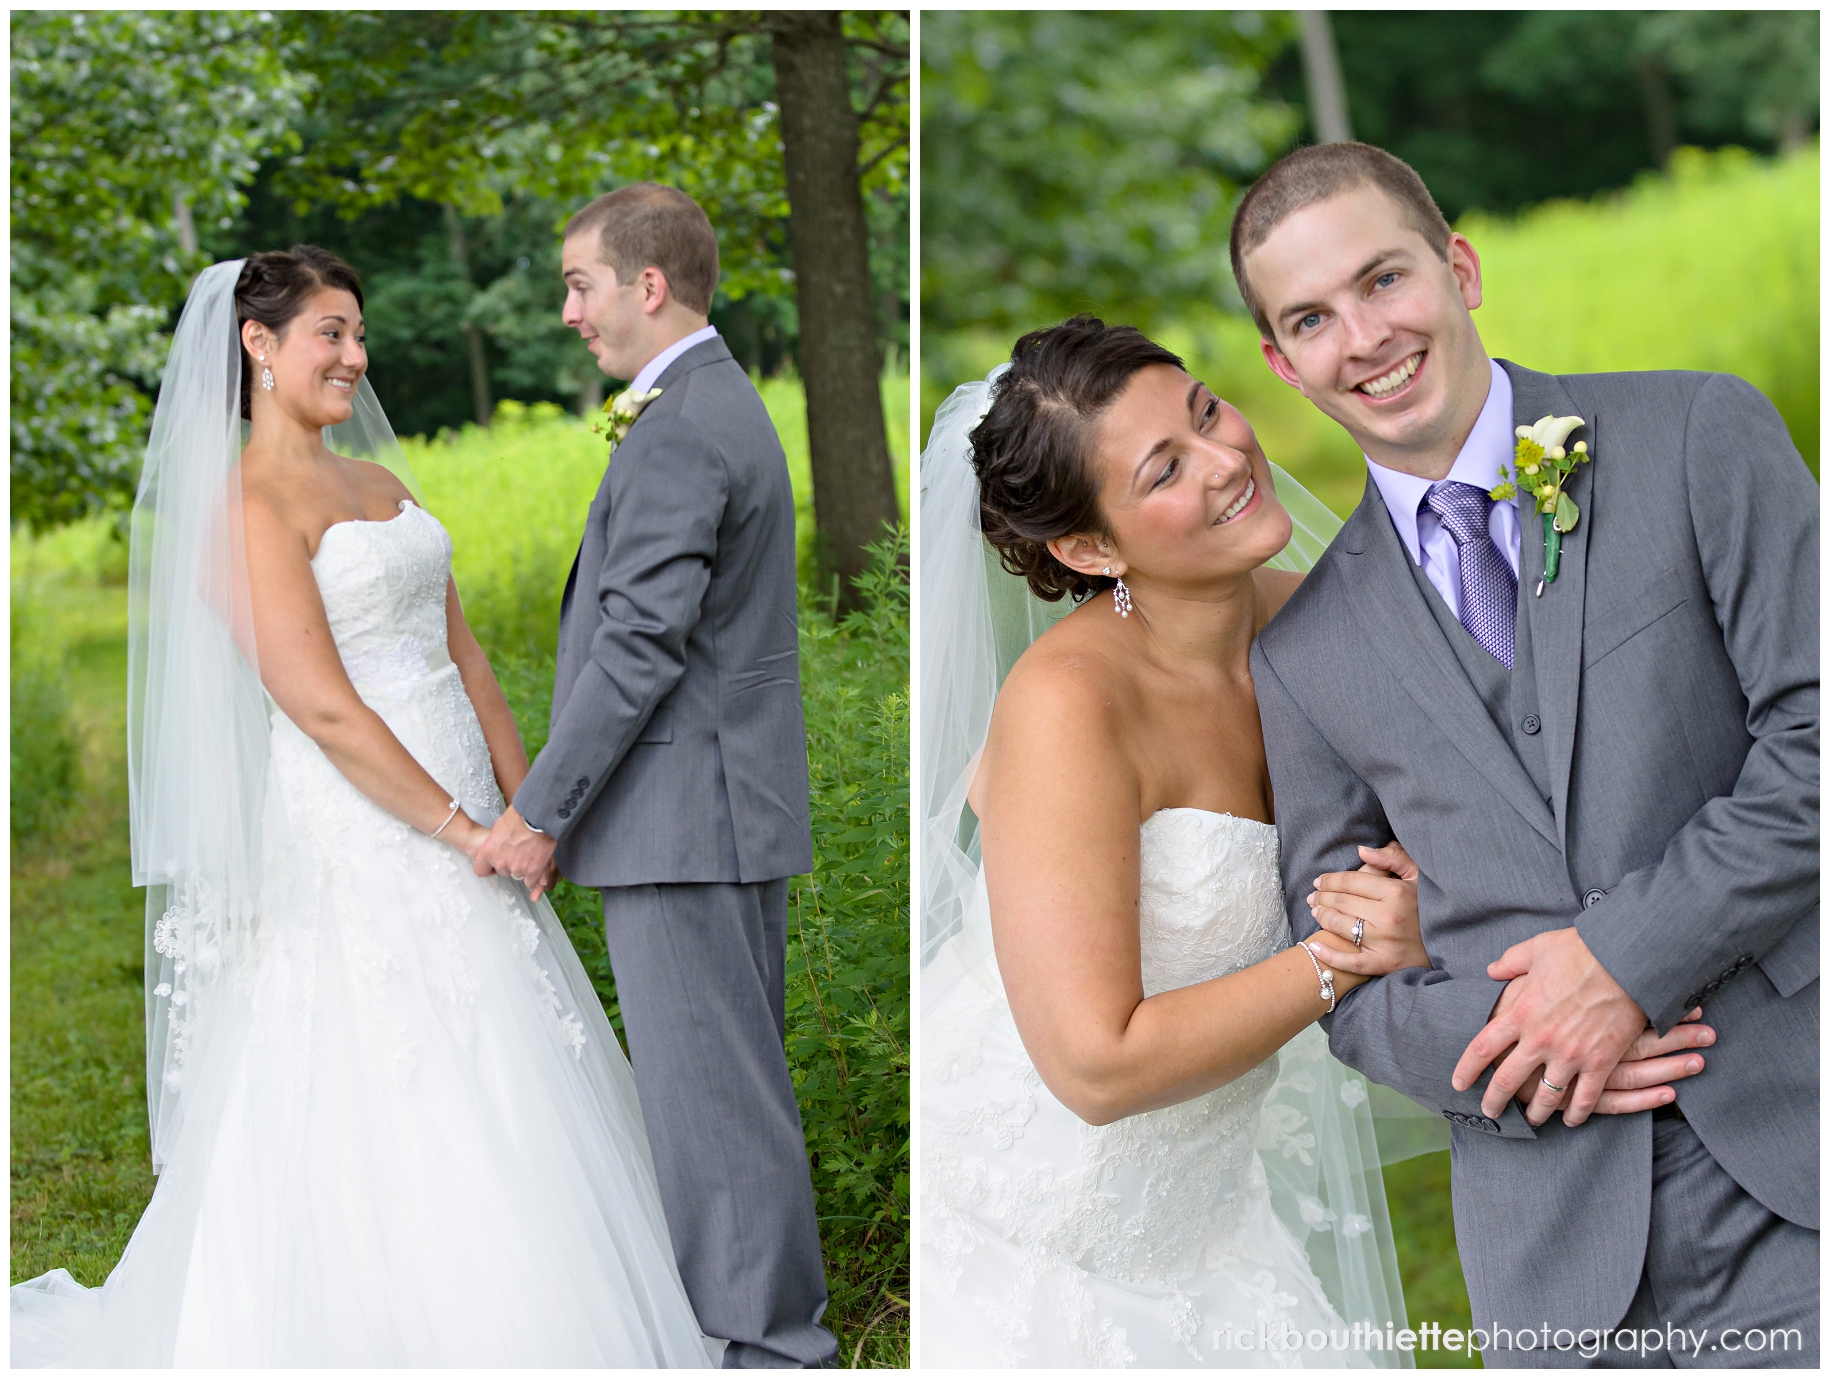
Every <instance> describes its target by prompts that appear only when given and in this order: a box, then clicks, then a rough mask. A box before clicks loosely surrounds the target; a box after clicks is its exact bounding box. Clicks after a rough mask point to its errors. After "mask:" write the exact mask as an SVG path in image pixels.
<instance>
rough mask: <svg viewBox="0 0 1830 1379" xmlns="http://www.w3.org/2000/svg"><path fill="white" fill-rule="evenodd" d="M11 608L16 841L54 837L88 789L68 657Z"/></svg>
mask: <svg viewBox="0 0 1830 1379" xmlns="http://www.w3.org/2000/svg"><path fill="white" fill-rule="evenodd" d="M30 607H31V604H30V601H29V599H19V598H16V599H15V600H14V602H13V608H12V638H13V660H12V675H11V688H12V778H11V788H12V819H11V827H12V840H13V845H14V846H15V847H21V846H26V845H29V844H32V843H35V842H40V841H43V840H47V839H50V838H52V837H54V836H56V834H57V833H58V832H59V830H61V829H62V827H63V825H64V824H65V822H66V821H68V819H69V818H70V815H71V814H72V812H73V811H74V810H75V808H76V805H77V800H78V797H79V795H80V794H81V792H82V788H83V773H82V736H81V734H80V732H79V731H78V729H77V724H76V715H75V713H74V711H73V710H72V707H71V702H70V677H69V671H68V664H67V657H66V655H65V653H64V652H63V651H62V650H61V649H60V648H56V647H54V646H53V644H52V643H51V642H50V640H49V638H48V637H47V636H46V635H45V634H44V631H43V629H41V628H40V627H39V626H38V625H37V621H36V620H35V619H34V618H33V617H32V616H31V615H30V613H29V612H28V611H27V610H28V609H29V608H30Z"/></svg>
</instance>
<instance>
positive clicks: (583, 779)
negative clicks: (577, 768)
mask: <svg viewBox="0 0 1830 1379" xmlns="http://www.w3.org/2000/svg"><path fill="white" fill-rule="evenodd" d="M590 783H591V778H590V777H589V776H580V777H579V778H578V781H577V785H578V788H579V789H580V790H583V789H584V788H585V787H586V786H587V785H589V784H590Z"/></svg>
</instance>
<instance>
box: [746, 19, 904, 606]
mask: <svg viewBox="0 0 1830 1379" xmlns="http://www.w3.org/2000/svg"><path fill="white" fill-rule="evenodd" d="M766 19H767V22H768V25H769V28H770V31H771V52H772V57H773V61H774V66H775V94H776V100H777V102H778V103H779V104H780V106H781V127H782V161H783V165H784V171H785V173H786V176H787V184H788V232H789V234H790V236H791V237H792V238H793V241H794V280H795V301H796V304H797V305H798V307H799V309H800V323H801V336H800V358H801V379H802V382H803V384H804V385H805V387H806V389H807V449H808V452H809V457H810V459H811V462H812V465H811V467H812V470H813V510H814V518H815V521H816V522H817V523H818V526H819V540H820V547H821V551H820V554H821V561H822V564H823V566H824V567H825V568H826V569H828V570H830V571H832V572H834V573H836V574H837V575H838V576H839V603H840V607H841V609H845V608H850V607H852V606H853V605H854V604H855V601H856V596H855V592H854V591H853V589H852V587H851V581H852V577H853V576H855V575H857V574H859V573H860V572H861V571H863V569H864V568H865V564H866V562H867V561H868V559H869V557H868V555H867V554H866V553H865V550H864V546H865V544H866V543H867V542H871V541H875V540H877V539H878V538H879V537H881V536H882V535H883V526H884V524H885V523H886V522H887V523H894V522H896V521H897V520H898V518H899V516H900V513H899V512H898V510H897V505H896V479H895V472H894V470H893V469H892V468H891V467H890V447H889V439H888V437H887V436H886V435H885V434H884V429H883V395H882V391H881V383H880V379H881V376H882V369H883V364H882V360H881V359H879V358H878V352H877V302H876V296H875V293H874V292H873V291H872V288H871V275H870V235H869V230H868V229H867V227H866V225H865V220H864V198H863V194H862V192H861V191H860V189H859V186H858V117H857V114H856V112H854V111H853V109H852V105H851V87H850V82H849V81H848V79H847V76H846V71H845V44H844V39H843V35H842V33H841V30H840V27H839V15H838V13H837V12H836V11H831V10H824V11H816V10H791V11H776V12H773V13H770V14H768V15H767V16H766Z"/></svg>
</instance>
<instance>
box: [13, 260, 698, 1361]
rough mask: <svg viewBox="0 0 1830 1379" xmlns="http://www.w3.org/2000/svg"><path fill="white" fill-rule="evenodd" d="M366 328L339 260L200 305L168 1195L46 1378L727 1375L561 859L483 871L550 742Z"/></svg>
mask: <svg viewBox="0 0 1830 1379" xmlns="http://www.w3.org/2000/svg"><path fill="white" fill-rule="evenodd" d="M362 331H363V326H362V292H361V287H360V285H359V283H358V281H357V278H356V275H355V273H354V272H353V271H352V270H351V269H350V268H349V267H348V266H347V265H346V264H344V263H342V262H341V261H340V260H338V259H337V258H335V257H334V256H333V255H331V254H329V253H327V252H326V251H324V250H322V249H318V248H315V247H312V246H305V247H301V248H298V249H294V250H292V251H291V252H289V253H262V254H255V255H253V256H252V257H250V258H248V259H246V260H238V261H235V262H229V263H219V264H216V265H214V266H213V267H211V268H209V269H206V270H205V271H204V272H203V273H202V274H201V275H200V276H199V278H198V279H197V282H196V283H195V285H194V287H193V289H192V291H191V295H190V299H189V301H188V302H187V303H186V305H185V309H184V313H183V316H182V318H181V319H180V321H179V324H178V329H177V332H176V335H175V337H174V340H173V344H172V351H171V357H170V360H169V362H168V364H167V366H166V371H165V374H164V379H163V384H162V387H161V390H160V394H159V402H158V407H157V410H156V412H155V414H154V418H153V429H152V437H151V440H150V443H149V445H148V449H147V457H146V466H145V471H144V474H143V476H142V479H141V485H140V492H139V498H138V501H137V503H136V505H135V509H134V514H133V539H132V557H131V563H132V581H131V605H130V609H131V611H130V617H131V661H130V667H131V668H130V675H129V714H128V717H129V736H130V742H129V757H130V768H131V790H132V809H133V812H132V818H133V843H134V849H133V854H134V872H135V875H134V881H135V884H136V885H145V886H146V887H147V888H148V890H147V930H148V933H147V954H146V956H147V963H146V981H147V1012H148V1020H147V1024H148V1099H149V1106H150V1110H151V1115H152V1146H153V1163H154V1167H155V1169H157V1170H158V1171H159V1180H158V1186H157V1189H156V1191H155V1192H154V1194H153V1198H152V1201H151V1203H150V1204H149V1205H148V1207H147V1209H146V1213H145V1215H144V1216H142V1217H141V1219H140V1222H139V1225H138V1226H137V1228H136V1229H135V1231H134V1234H133V1238H132V1240H131V1241H130V1242H129V1244H128V1246H127V1250H126V1252H125V1253H124V1254H123V1255H122V1257H121V1260H120V1262H119V1264H118V1265H117V1266H116V1268H115V1270H114V1272H113V1273H112V1274H110V1275H109V1277H108V1280H107V1282H106V1283H104V1284H103V1285H102V1286H101V1287H100V1288H98V1289H93V1290H91V1289H86V1288H83V1287H82V1286H81V1285H79V1284H78V1283H76V1281H75V1280H74V1279H72V1278H71V1276H70V1275H69V1273H68V1272H67V1271H65V1270H62V1269H58V1270H53V1271H52V1272H51V1273H49V1274H45V1275H43V1276H42V1277H40V1278H37V1279H33V1280H31V1281H30V1282H28V1283H22V1284H18V1285H16V1286H14V1288H13V1289H12V1336H13V1340H12V1355H13V1363H14V1365H15V1366H44V1365H59V1366H102V1365H105V1366H136V1367H143V1366H230V1365H233V1366H259V1367H272V1366H281V1365H284V1366H357V1365H362V1366H389V1367H396V1366H455V1365H463V1366H467V1367H468V1366H483V1367H510V1366H513V1367H516V1368H521V1367H536V1366H660V1365H667V1366H698V1367H704V1366H706V1365H707V1364H708V1363H712V1362H713V1361H714V1359H715V1355H714V1352H713V1351H712V1350H711V1349H708V1343H707V1342H706V1341H705V1339H704V1338H703V1337H702V1336H701V1334H700V1331H699V1328H698V1325H697V1324H696V1322H695V1321H694V1318H693V1312H692V1309H691V1306H690V1305H689V1304H688V1302H687V1298H686V1293H685V1290H684V1288H683V1287H682V1285H681V1282H680V1278H679V1273H678V1271H677V1269H676V1267H675V1264H674V1258H673V1251H672V1248H671V1246H670V1244H669V1241H668V1235H667V1228H666V1223H665V1222H664V1220H663V1219H662V1215H661V1203H660V1198H659V1195H658V1192H657V1189H656V1186H655V1181H654V1170H653V1167H652V1165H651V1163H650V1160H649V1157H648V1148H647V1142H646V1138H645V1136H644V1134H643V1131H642V1122H641V1114H640V1110H639V1108H638V1106H637V1102H636V1094H635V1087H634V1083H633V1080H632V1078H631V1076H630V1071H629V1067H628V1064H627V1063H626V1062H625V1061H624V1059H623V1056H622V1053H621V1050H620V1049H619V1048H618V1046H617V1043H616V1040H615V1036H614V1034H613V1032H612V1031H611V1029H610V1027H609V1024H608V1022H607V1020H606V1019H605V1017H604V1013H603V1010H602V1008H601V1006H600V1005H599V1003H598V1001H597V1000H596V998H595V996H594V995H593V993H592V990H591V986H590V983H589V981H588V980H587V978H586V977H585V974H584V972H583V970H582V968H581V967H580V965H579V963H578V960H577V957H576V956H575V955H574V953H573V951H572V948H571V946H570V944H569V943H568V941H567V939H566V936H565V933H564V931H563V930H562V929H561V927H560V926H559V923H558V921H557V920H556V918H555V917H554V914H553V910H552V907H551V905H549V904H548V903H546V902H545V901H543V900H542V899H541V895H542V893H543V892H544V891H545V890H546V889H547V888H548V887H550V885H551V884H552V881H553V877H552V875H551V873H549V874H548V875H546V876H541V877H528V878H525V881H526V883H527V884H526V886H525V887H524V886H523V885H522V884H520V882H519V880H511V879H510V878H508V877H496V876H492V877H486V878H479V877H477V876H476V875H475V874H474V873H473V870H472V867H471V865H470V862H469V860H468V857H469V855H470V854H473V853H474V852H475V851H476V850H477V848H478V847H479V846H480V844H481V842H482V840H483V839H484V838H485V837H486V836H487V834H488V829H489V825H490V823H491V822H492V821H493V820H494V819H495V817H496V816H497V815H498V814H499V813H500V812H501V810H502V807H503V805H502V801H503V798H504V796H509V795H512V794H513V793H514V790H515V787H516V786H517V785H518V784H519V783H520V780H521V778H522V777H523V776H524V775H525V774H526V773H527V769H528V766H527V757H526V754H525V752H524V750H523V748H522V745H521V742H520V738H519V736H518V734H517V732H516V729H515V723H514V719H513V717H512V715H511V713H510V711H509V708H508V704H507V702H506V700H505V699H504V698H503V695H502V692H501V690H500V689H499V688H498V686H497V684H496V680H495V677H494V675H493V673H492V672H491V670H490V667H489V663H488V661H487V659H486V658H485V657H484V655H483V652H482V651H481V649H480V648H479V647H478V645H477V642H476V640H475V638H474V637H472V636H471V634H470V631H469V629H468V628H467V627H466V626H465V623H464V617H463V611H462V609H461V608H460V606H459V603H458V596H457V589H456V586H455V585H454V584H453V583H452V581H451V576H450V567H451V546H450V540H449V538H448V537H447V535H446V533H445V530H444V528H443V527H441V526H440V525H439V523H438V521H437V520H436V519H435V518H434V517H433V516H432V515H431V514H430V513H428V512H427V511H426V510H425V509H423V508H421V507H420V506H418V505H417V503H416V502H415V501H414V499H413V495H412V492H411V490H410V488H409V486H408V484H407V482H406V481H405V477H404V476H405V466H404V462H403V460H402V457H401V455H400V451H399V448H398V446H397V445H395V444H394V441H393V437H392V434H391V433H390V432H389V431H388V429H387V424H386V421H385V419H384V418H383V417H382V414H381V411H380V407H379V405H378V404H377V403H376V401H375V398H374V394H373V392H372V390H371V389H370V387H369V385H368V383H367V381H366V380H365V378H364V373H365V371H366V369H367V362H368V361H367V355H366V353H365V350H364V346H363V343H362ZM351 456H367V457H368V458H366V459H365V458H351ZM504 481H505V482H512V481H513V480H512V476H504ZM710 1344H711V1346H713V1347H715V1346H716V1345H717V1343H716V1342H712V1343H710Z"/></svg>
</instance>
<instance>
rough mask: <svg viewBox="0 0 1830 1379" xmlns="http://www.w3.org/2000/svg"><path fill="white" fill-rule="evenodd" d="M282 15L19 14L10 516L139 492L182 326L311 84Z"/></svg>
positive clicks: (37, 518) (78, 510) (63, 515)
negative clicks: (187, 306)
mask: <svg viewBox="0 0 1830 1379" xmlns="http://www.w3.org/2000/svg"><path fill="white" fill-rule="evenodd" d="M277 37H278V34H277V29H276V26H275V25H274V23H273V21H272V20H271V19H270V18H269V17H266V16H263V15H254V14H242V13H233V12H221V11H219V12H210V11H167V12H157V13H151V12H149V13H128V12H117V11H88V12H84V11H48V10H45V11H16V12H15V13H14V14H13V16H12V74H13V90H12V288H13V295H12V395H11V397H12V442H13V455H12V505H13V506H12V511H13V519H14V520H15V521H17V522H24V523H25V524H27V525H28V526H30V527H32V528H34V529H43V528H45V527H48V526H52V525H55V524H57V523H59V522H64V521H69V520H71V519H73V518H76V517H80V516H82V515H84V514H85V513H89V512H93V511H96V510H99V509H101V508H103V507H106V506H108V505H111V504H119V503H121V502H123V501H126V500H130V499H131V497H132V493H133V486H134V483H135V480H136V476H137V472H138V464H139V458H140V453H141V451H142V449H143V448H144V446H145V442H146V425H147V422H148V419H149V416H150V413H151V399H150V397H149V396H148V393H149V391H150V389H151V388H152V387H153V386H154V385H155V384H156V382H157V379H158V376H159V372H160V370H161V368H162V367H163V364H164V355H165V350H166V345H167V339H168V337H167V335H166V334H165V330H166V327H167V326H168V325H169V324H170V321H171V311H172V308H173V306H174V305H175V304H176V303H177V302H179V301H181V300H182V299H183V296H184V293H185V291H186V290H187V289H188V286H189V283H190V278H191V276H192V275H193V274H194V273H195V272H196V271H197V270H198V269H199V268H201V267H203V265H204V264H205V263H206V262H207V261H208V260H207V259H206V258H205V257H204V256H203V255H202V254H201V253H200V252H199V248H198V227H199V226H202V227H205V228H208V227H212V226H220V225H222V224H224V223H226V222H229V221H231V220H232V219H233V217H234V216H235V214H236V213H237V212H238V211H239V210H240V208H241V205H242V201H243V191H242V188H244V187H245V186H246V185H247V183H248V182H249V181H251V180H252V178H253V176H254V174H255V171H256V169H257V167H258V165H259V160H260V157H261V155H262V154H263V153H265V152H266V151H268V150H269V149H272V148H275V147H277V146H279V145H280V144H282V143H283V142H284V140H285V139H286V137H287V125H288V121H289V120H290V118H291V117H292V116H293V114H294V113H295V111H296V110H297V107H298V102H299V98H300V96H301V95H302V94H303V90H304V83H303V82H302V81H301V80H300V78H299V77H298V76H296V75H295V74H294V73H292V72H291V71H289V70H288V69H287V66H286V63H285V60H284V53H283V50H282V49H281V47H280V46H279V44H278V43H277V42H276V39H277Z"/></svg>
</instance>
